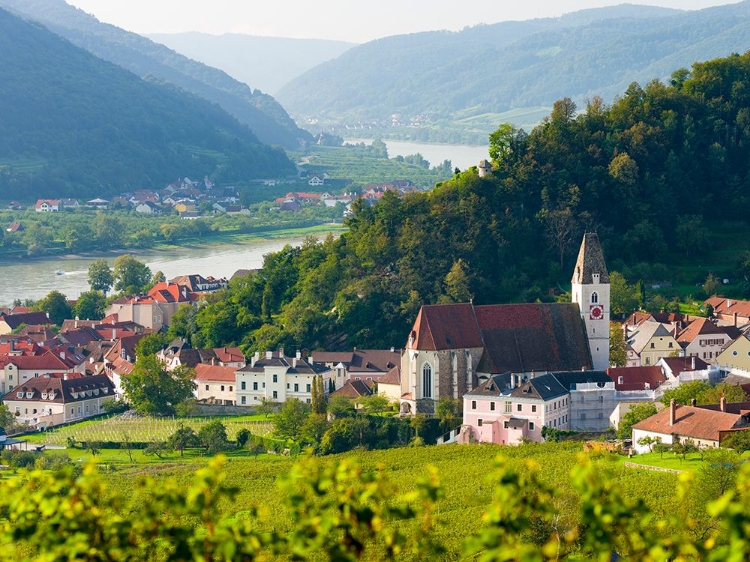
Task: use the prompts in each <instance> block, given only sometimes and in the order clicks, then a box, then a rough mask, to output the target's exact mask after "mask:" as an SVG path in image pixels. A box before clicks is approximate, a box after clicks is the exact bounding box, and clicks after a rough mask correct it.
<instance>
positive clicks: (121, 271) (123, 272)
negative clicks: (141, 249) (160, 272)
mask: <svg viewBox="0 0 750 562" xmlns="http://www.w3.org/2000/svg"><path fill="white" fill-rule="evenodd" d="M113 276H114V281H115V290H117V291H122V292H125V293H130V294H133V293H140V292H141V291H142V290H143V289H144V287H146V286H148V283H149V281H150V280H151V270H150V269H149V268H148V266H146V264H145V263H143V262H141V261H139V260H138V259H137V258H136V257H135V256H134V255H132V254H123V255H121V256H118V257H117V259H116V260H115V268H114V272H113Z"/></svg>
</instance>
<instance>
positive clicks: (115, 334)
mask: <svg viewBox="0 0 750 562" xmlns="http://www.w3.org/2000/svg"><path fill="white" fill-rule="evenodd" d="M116 339H117V328H112V341H115V340H116Z"/></svg>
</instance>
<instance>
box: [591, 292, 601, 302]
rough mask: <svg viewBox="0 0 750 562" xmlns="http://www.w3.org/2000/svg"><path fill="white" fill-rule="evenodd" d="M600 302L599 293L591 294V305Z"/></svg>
mask: <svg viewBox="0 0 750 562" xmlns="http://www.w3.org/2000/svg"><path fill="white" fill-rule="evenodd" d="M598 302H599V293H591V304H597V303H598Z"/></svg>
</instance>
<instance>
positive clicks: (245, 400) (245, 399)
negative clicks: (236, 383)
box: [240, 396, 247, 404]
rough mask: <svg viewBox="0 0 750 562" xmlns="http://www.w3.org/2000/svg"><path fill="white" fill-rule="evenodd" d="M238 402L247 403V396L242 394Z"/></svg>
mask: <svg viewBox="0 0 750 562" xmlns="http://www.w3.org/2000/svg"><path fill="white" fill-rule="evenodd" d="M240 404H247V397H246V396H243V397H242V398H240Z"/></svg>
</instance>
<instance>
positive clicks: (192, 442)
mask: <svg viewBox="0 0 750 562" xmlns="http://www.w3.org/2000/svg"><path fill="white" fill-rule="evenodd" d="M167 445H169V447H171V448H172V449H174V450H176V451H179V452H180V456H181V457H182V456H184V454H185V449H188V448H190V447H197V446H198V445H200V440H199V439H198V435H196V433H195V430H194V429H193V428H192V427H190V426H189V425H185V424H183V423H180V424H179V425H178V426H177V429H176V430H175V432H174V433H173V434H172V435H170V436H169V439H167Z"/></svg>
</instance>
